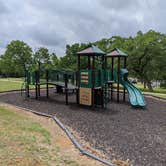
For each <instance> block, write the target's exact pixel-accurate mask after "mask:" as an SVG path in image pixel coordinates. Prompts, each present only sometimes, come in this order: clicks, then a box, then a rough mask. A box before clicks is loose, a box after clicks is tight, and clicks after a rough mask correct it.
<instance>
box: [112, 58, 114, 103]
mask: <svg viewBox="0 0 166 166" xmlns="http://www.w3.org/2000/svg"><path fill="white" fill-rule="evenodd" d="M111 63H112V64H111V80H112V81H113V80H114V57H112V59H111ZM112 99H113V84H111V100H112Z"/></svg>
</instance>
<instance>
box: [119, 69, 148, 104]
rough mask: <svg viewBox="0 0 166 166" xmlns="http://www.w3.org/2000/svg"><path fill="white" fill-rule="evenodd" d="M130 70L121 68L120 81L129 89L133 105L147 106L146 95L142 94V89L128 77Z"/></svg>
mask: <svg viewBox="0 0 166 166" xmlns="http://www.w3.org/2000/svg"><path fill="white" fill-rule="evenodd" d="M127 76H128V70H127V69H121V70H120V83H121V84H122V85H123V86H124V87H125V89H127V91H128V94H129V100H130V103H131V105H132V106H135V107H136V106H140V107H145V106H146V102H145V99H144V96H143V95H142V93H141V91H140V90H139V89H138V88H136V87H135V86H134V85H133V84H132V83H131V82H130V81H129V80H128V78H127Z"/></svg>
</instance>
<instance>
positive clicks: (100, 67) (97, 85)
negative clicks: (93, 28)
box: [24, 45, 146, 108]
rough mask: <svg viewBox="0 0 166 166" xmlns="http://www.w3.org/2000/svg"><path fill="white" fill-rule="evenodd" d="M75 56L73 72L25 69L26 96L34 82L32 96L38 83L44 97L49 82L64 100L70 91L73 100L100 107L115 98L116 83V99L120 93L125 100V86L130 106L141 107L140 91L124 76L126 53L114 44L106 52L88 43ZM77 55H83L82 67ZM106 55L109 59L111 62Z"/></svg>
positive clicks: (141, 96) (37, 92) (143, 102)
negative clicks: (88, 45)
mask: <svg viewBox="0 0 166 166" xmlns="http://www.w3.org/2000/svg"><path fill="white" fill-rule="evenodd" d="M77 57H78V70H77V72H72V71H65V70H45V71H42V70H41V71H31V70H28V69H27V70H26V77H25V82H24V86H25V92H26V96H27V97H30V94H29V87H30V85H34V86H35V98H36V99H38V98H39V97H40V95H41V93H40V89H41V86H42V87H43V86H45V90H46V97H47V98H48V97H49V86H54V87H56V92H57V93H61V94H65V102H66V104H68V95H69V93H70V91H72V92H73V94H74V93H75V94H76V102H77V104H80V105H85V106H91V107H96V106H100V107H102V108H103V107H106V104H107V103H108V102H109V101H111V100H115V98H114V97H113V96H114V95H113V94H114V88H113V84H114V83H116V84H117V90H116V94H117V97H116V100H117V102H119V101H120V93H122V95H123V101H125V99H126V90H127V92H128V94H129V95H128V96H129V101H130V103H131V105H132V106H134V107H135V106H140V107H145V105H146V103H145V100H144V97H143V95H142V93H141V91H140V90H139V89H137V88H136V87H135V86H134V85H132V84H131V83H130V81H129V80H128V78H127V76H128V70H127V69H126V61H127V54H125V53H124V52H122V51H121V50H119V49H118V48H115V49H114V50H112V51H111V52H110V53H108V54H106V53H105V52H103V51H102V50H100V49H99V48H97V47H96V46H93V45H92V46H91V47H89V48H87V49H85V50H82V51H80V52H78V53H77ZM81 58H84V62H87V65H86V67H85V64H84V66H83V64H82V63H81V60H82V59H81ZM109 59H111V64H110V63H109ZM121 59H122V60H123V64H122V63H121ZM86 60H87V61H86ZM115 62H117V65H116V66H115V65H114V64H115ZM115 67H116V68H115ZM120 84H121V85H122V86H123V91H121V90H120Z"/></svg>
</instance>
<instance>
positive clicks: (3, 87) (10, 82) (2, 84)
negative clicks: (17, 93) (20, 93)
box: [0, 78, 23, 92]
mask: <svg viewBox="0 0 166 166" xmlns="http://www.w3.org/2000/svg"><path fill="white" fill-rule="evenodd" d="M22 82H23V79H21V78H0V92H2V91H9V90H20V89H21V85H22Z"/></svg>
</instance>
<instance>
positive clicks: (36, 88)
mask: <svg viewBox="0 0 166 166" xmlns="http://www.w3.org/2000/svg"><path fill="white" fill-rule="evenodd" d="M37 80H38V78H37V71H35V92H36V93H35V94H36V99H38V87H37V86H38V85H37V84H38V81H37Z"/></svg>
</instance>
